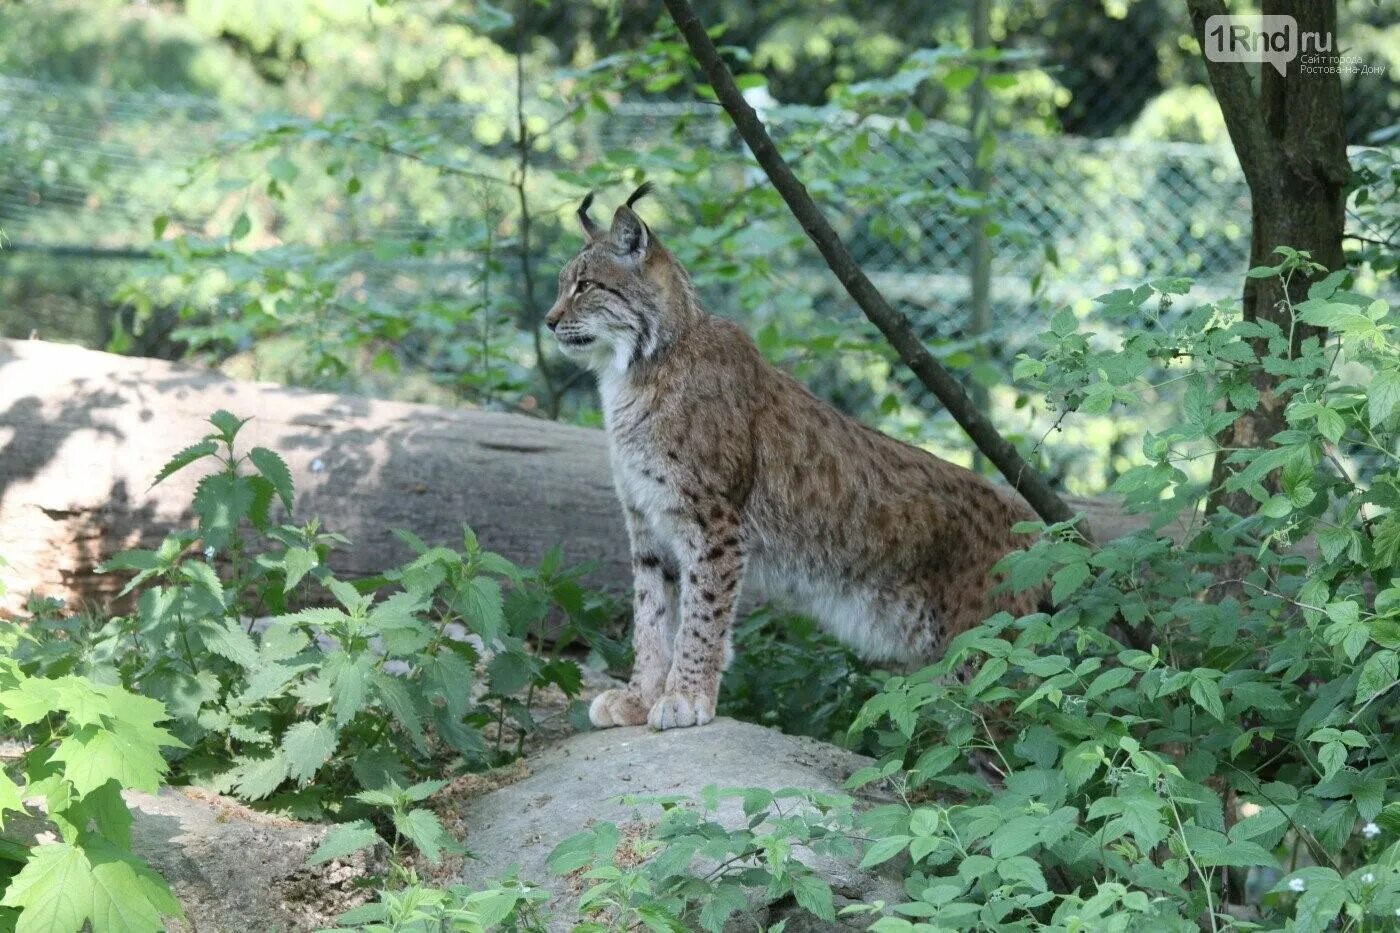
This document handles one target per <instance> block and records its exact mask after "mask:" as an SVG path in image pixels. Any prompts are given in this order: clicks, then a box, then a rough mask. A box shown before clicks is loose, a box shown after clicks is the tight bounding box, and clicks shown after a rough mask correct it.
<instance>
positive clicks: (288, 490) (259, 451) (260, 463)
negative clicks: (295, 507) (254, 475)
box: [248, 447, 295, 512]
mask: <svg viewBox="0 0 1400 933" xmlns="http://www.w3.org/2000/svg"><path fill="white" fill-rule="evenodd" d="M248 459H249V460H251V461H253V466H255V467H257V469H258V472H259V473H261V474H262V475H263V476H264V477H265V478H266V479H267V481H268V482H269V483H271V484H272V488H273V489H276V490H277V497H278V498H279V499H281V500H282V504H283V505H285V506H286V507H287V511H288V512H291V510H292V495H293V492H294V491H295V487H294V486H293V484H292V471H291V470H289V469H287V462H286V461H285V460H283V459H282V458H281V457H280V456H279V455H278V454H277V452H276V451H272V450H268V449H267V448H266V447H254V448H253V449H252V450H250V451H248Z"/></svg>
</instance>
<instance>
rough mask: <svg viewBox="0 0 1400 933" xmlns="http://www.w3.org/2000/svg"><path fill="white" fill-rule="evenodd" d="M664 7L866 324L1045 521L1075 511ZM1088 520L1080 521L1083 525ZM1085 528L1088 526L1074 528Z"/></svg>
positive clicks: (719, 62) (680, 19)
mask: <svg viewBox="0 0 1400 933" xmlns="http://www.w3.org/2000/svg"><path fill="white" fill-rule="evenodd" d="M666 9H667V11H668V12H669V13H670V14H671V19H672V20H674V21H675V24H676V27H677V28H678V29H680V31H681V35H683V36H684V37H685V41H686V44H687V45H689V46H690V51H691V54H692V55H694V56H695V59H696V61H698V62H699V63H700V66H701V67H702V68H704V69H705V75H706V77H708V78H709V81H710V86H711V87H712V88H714V91H715V96H716V97H718V98H719V102H720V105H721V106H722V107H724V109H725V111H726V112H727V113H728V114H729V116H730V118H731V119H732V120H733V121H734V126H735V128H736V129H738V131H739V135H740V136H742V137H743V139H744V142H745V143H746V144H747V145H748V147H749V149H750V150H751V151H752V152H753V154H754V158H755V159H757V160H758V164H759V165H760V166H761V167H762V168H763V171H764V172H765V173H766V174H767V175H768V180H769V181H771V182H772V183H773V187H774V188H776V189H777V191H778V193H779V194H780V195H782V198H783V201H784V202H786V203H787V206H788V209H789V210H790V211H792V215H793V216H794V217H796V218H797V221H798V223H800V224H801V225H802V229H803V230H804V231H806V233H807V236H808V237H809V238H810V239H811V241H812V242H813V244H815V245H816V247H817V251H818V252H820V253H821V256H822V259H824V260H825V261H826V264H827V267H828V268H830V269H831V271H832V273H834V274H835V276H836V278H837V279H838V280H840V282H841V284H842V285H843V286H844V287H845V289H846V292H847V294H849V295H850V296H851V299H852V300H854V301H855V303H856V304H857V305H858V306H859V307H860V309H861V311H862V312H864V313H865V316H866V317H867V318H869V320H870V322H871V323H872V324H874V325H875V326H876V327H877V328H879V330H880V333H882V334H884V335H885V339H886V340H888V341H889V342H890V345H891V346H892V347H894V349H895V352H896V353H898V354H899V358H900V359H901V360H903V361H904V364H905V365H906V366H908V367H909V369H910V370H911V371H913V373H914V375H915V376H917V377H918V379H919V381H920V382H921V383H923V385H924V387H925V388H927V389H928V390H929V391H930V392H932V393H933V394H934V396H936V397H937V398H938V401H939V402H941V403H942V404H943V407H944V408H946V409H948V413H949V414H950V415H952V416H953V419H954V420H955V421H957V423H958V425H959V426H960V427H961V428H962V429H963V431H965V432H966V433H967V436H968V437H969V438H971V439H972V442H973V443H974V444H976V445H977V449H978V450H979V451H981V452H982V454H983V455H985V456H986V458H987V459H988V460H990V461H991V462H992V464H993V465H994V466H995V467H996V468H997V470H999V471H1000V472H1001V475H1002V476H1003V477H1005V478H1006V481H1007V482H1008V483H1010V484H1011V486H1012V487H1013V488H1014V489H1015V490H1016V491H1017V492H1019V493H1020V494H1021V495H1022V496H1023V497H1024V498H1025V500H1026V502H1027V503H1028V504H1029V505H1030V507H1031V508H1032V509H1034V510H1035V512H1036V514H1037V515H1039V516H1040V517H1041V518H1043V519H1044V520H1045V521H1047V522H1063V521H1068V520H1069V519H1071V518H1073V517H1074V511H1073V510H1072V509H1070V508H1069V506H1067V505H1066V504H1065V501H1064V500H1063V499H1062V498H1060V496H1059V495H1058V494H1057V493H1056V492H1055V490H1053V489H1052V488H1051V487H1050V484H1049V483H1048V482H1047V481H1046V479H1045V477H1044V476H1042V475H1041V474H1040V472H1039V471H1038V470H1036V468H1035V467H1033V466H1031V465H1030V464H1029V463H1027V462H1026V460H1025V458H1023V457H1022V456H1021V454H1020V452H1019V451H1017V450H1016V447H1015V445H1014V444H1012V443H1011V442H1010V441H1008V440H1007V439H1006V438H1004V437H1002V436H1001V434H1000V433H999V432H998V431H997V429H996V427H995V426H994V425H993V424H992V423H991V421H990V420H988V418H987V416H986V415H985V414H984V413H983V412H982V411H981V410H979V409H978V407H977V405H976V404H974V403H973V401H972V399H971V398H970V397H969V396H968V394H967V391H966V390H965V389H963V387H962V384H961V383H959V382H958V380H957V379H956V378H954V376H953V374H952V373H950V372H948V370H947V369H945V368H944V367H943V366H942V364H940V363H939V362H938V361H937V360H936V359H934V358H933V356H932V355H930V354H929V352H928V349H927V348H926V347H925V346H924V343H923V341H922V340H920V339H919V336H918V334H916V333H915V332H914V329H913V327H911V326H910V324H909V319H908V318H906V317H905V316H904V315H902V314H900V313H899V312H898V311H896V310H895V309H894V308H892V307H891V306H890V304H889V302H887V301H886V300H885V296H884V295H882V294H881V293H880V290H879V289H877V288H876V287H875V285H874V284H873V283H872V282H871V281H870V279H869V278H868V277H867V276H866V274H865V271H864V270H863V269H861V267H860V265H859V264H857V263H856V261H855V260H854V259H853V258H852V257H851V254H850V252H849V251H848V250H847V249H846V245H845V243H843V242H842V241H841V237H840V236H839V235H838V234H837V233H836V231H835V230H834V229H832V226H831V224H830V223H828V222H827V220H826V217H825V216H824V215H823V214H822V212H821V209H820V208H818V207H817V205H816V203H815V202H813V201H812V197H811V195H809V194H808V193H807V188H806V187H805V186H804V185H803V184H802V182H801V181H799V180H798V178H797V176H796V175H795V174H793V171H792V168H791V167H789V166H788V164H787V160H786V159H784V158H783V156H782V153H780V152H778V147H777V146H775V145H773V140H772V138H771V137H770V136H769V135H768V131H767V130H766V129H764V126H763V121H762V120H760V119H759V118H758V114H756V113H755V112H754V109H753V108H752V107H750V106H749V104H748V101H746V100H744V95H743V94H742V93H741V92H740V91H739V87H738V85H737V84H735V82H734V76H733V75H732V74H731V73H730V71H729V67H728V66H727V65H725V63H724V60H723V59H721V58H720V56H719V52H718V50H716V49H715V44H714V43H713V42H711V41H710V35H709V33H708V32H706V31H705V26H704V24H703V23H701V22H700V19H699V17H697V16H696V15H695V10H694V9H692V8H691V6H690V4H689V3H688V2H687V0H666ZM1085 524H1087V522H1086V523H1085ZM1081 531H1085V532H1087V528H1081Z"/></svg>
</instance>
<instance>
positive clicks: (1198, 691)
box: [1191, 677, 1225, 721]
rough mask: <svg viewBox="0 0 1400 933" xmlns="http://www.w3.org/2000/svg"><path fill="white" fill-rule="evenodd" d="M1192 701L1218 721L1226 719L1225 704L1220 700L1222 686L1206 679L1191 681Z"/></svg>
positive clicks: (1199, 678) (1200, 678)
mask: <svg viewBox="0 0 1400 933" xmlns="http://www.w3.org/2000/svg"><path fill="white" fill-rule="evenodd" d="M1191 699H1192V700H1193V701H1195V703H1196V705H1197V706H1199V707H1200V708H1201V709H1203V710H1205V711H1206V712H1207V713H1210V714H1211V715H1212V716H1214V717H1215V718H1216V719H1219V720H1222V721H1223V720H1224V719H1225V704H1224V703H1222V702H1221V700H1220V685H1219V684H1217V683H1216V682H1215V681H1213V680H1210V679H1208V678H1205V677H1198V678H1196V679H1195V680H1193V681H1191Z"/></svg>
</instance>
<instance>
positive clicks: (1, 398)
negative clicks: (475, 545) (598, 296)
mask: <svg viewBox="0 0 1400 933" xmlns="http://www.w3.org/2000/svg"><path fill="white" fill-rule="evenodd" d="M220 408H224V409H227V410H228V411H230V412H232V413H234V414H235V415H238V416H239V417H250V416H251V417H252V419H253V420H252V421H251V422H249V423H248V424H247V425H246V426H245V427H244V429H243V432H242V433H241V434H240V435H239V439H240V442H241V443H242V445H243V447H244V449H245V450H246V449H247V448H248V447H252V446H255V445H257V446H263V447H269V448H271V449H273V450H275V451H277V452H278V453H280V454H281V455H282V456H283V458H284V459H285V460H286V461H287V465H288V466H289V468H290V469H291V472H292V477H293V480H294V482H295V484H296V502H295V507H296V513H295V517H296V519H297V520H298V521H305V520H307V519H309V518H311V517H312V516H320V517H321V519H322V525H323V527H324V528H326V529H329V530H333V531H338V532H340V533H342V534H344V535H346V536H347V537H348V538H349V539H350V540H351V542H352V546H351V547H350V548H348V549H345V550H342V551H340V552H338V553H336V554H335V555H334V556H333V557H332V559H331V566H332V567H333V569H335V571H336V572H337V573H339V574H343V575H345V576H349V577H358V576H369V575H372V574H375V573H378V572H380V571H382V570H384V569H386V568H388V567H391V566H393V565H394V563H395V562H398V561H402V560H404V559H406V558H407V557H408V556H409V555H410V553H411V552H410V551H409V549H408V547H407V546H406V545H404V544H403V542H401V541H399V540H398V539H397V538H396V537H395V536H394V534H393V531H394V529H397V528H405V529H408V530H411V531H413V532H415V533H416V534H418V535H419V536H420V537H422V538H423V539H424V540H426V541H428V542H430V543H434V544H437V543H444V544H455V545H458V546H460V544H461V540H462V525H463V524H464V523H465V524H468V525H470V526H471V527H472V528H473V529H474V530H475V531H476V532H477V534H478V536H479V537H480V538H481V540H482V541H483V542H485V543H486V545H487V546H488V547H490V548H491V549H493V550H495V551H498V552H500V553H502V554H504V555H505V556H506V557H508V558H510V559H511V560H514V561H517V562H519V563H523V564H533V563H537V562H538V561H539V559H540V557H541V556H542V555H543V554H544V553H545V552H546V551H547V550H548V549H549V548H551V547H553V546H555V545H562V547H563V550H564V556H565V559H566V561H568V562H569V563H573V564H577V563H585V562H596V565H597V566H596V570H595V571H594V572H593V573H592V575H591V577H590V581H591V582H593V583H595V584H597V585H600V586H622V585H625V583H626V581H627V580H628V579H629V573H630V571H629V566H630V561H629V558H628V554H627V538H626V533H625V531H624V529H623V524H622V516H621V512H620V510H619V508H618V505H617V501H616V498H615V495H614V492H613V486H612V479H611V475H610V473H609V470H608V463H607V443H606V440H605V438H604V437H603V434H602V433H601V432H599V431H594V430H589V429H586V428H578V427H573V426H571V425H566V424H559V423H557V422H551V421H544V420H539V419H532V418H526V417H523V416H517V415H508V414H501V413H496V412H485V411H477V410H472V409H466V408H458V409H447V408H438V407H433V406H430V405H413V404H408V403H403V402H388V401H377V400H373V399H367V398H361V397H357V396H349V395H331V394H326V393H320V392H309V391H303V390H299V389H289V388H286V387H283V386H277V385H271V384H266V383H252V382H240V381H236V380H232V379H227V378H225V377H223V376H221V375H220V374H218V373H215V372H211V371H208V370H205V369H200V368H196V367H192V366H184V365H177V364H172V363H168V362H164V361H160V360H148V359H135V358H130V357H123V356H116V355H113V354H110V353H99V352H96V351H92V350H85V349H82V348H80V347H74V346H68V345H64V344H55V343H47V342H43V341H37V340H32V341H8V340H0V557H3V558H4V559H5V560H6V561H8V563H9V566H8V567H5V568H0V580H4V582H5V583H6V584H7V586H8V589H9V591H10V592H9V596H8V597H6V600H7V601H6V602H4V603H0V613H3V612H5V611H7V610H8V611H9V612H11V613H13V612H16V611H17V610H18V609H19V608H20V606H21V605H22V603H23V600H24V599H25V597H26V596H27V594H29V593H31V592H33V593H38V594H42V595H45V596H58V597H63V598H64V599H66V600H68V601H69V602H70V603H76V602H77V601H85V600H92V601H100V600H103V599H105V598H108V597H110V596H111V595H112V594H113V593H114V592H115V591H116V590H118V589H120V587H121V586H122V584H123V582H124V580H123V579H121V578H120V577H119V576H118V575H115V574H106V575H100V574H95V573H94V571H93V568H94V567H95V566H96V565H97V564H99V563H100V562H101V561H103V560H104V559H106V558H108V557H110V556H111V555H113V554H114V553H116V552H117V551H120V550H122V549H124V548H131V547H150V546H152V545H154V544H156V543H158V542H159V541H160V540H161V538H162V537H163V536H164V535H165V534H166V533H168V532H169V531H171V530H172V529H175V528H180V527H188V526H189V525H190V524H191V523H192V521H193V513H192V512H191V510H190V500H191V496H192V495H193V492H194V486H195V482H196V481H197V479H198V478H199V475H200V471H199V470H198V469H197V468H191V470H190V471H187V472H182V473H177V474H176V475H175V476H173V477H171V478H170V479H168V480H166V481H165V482H163V483H161V484H160V485H159V486H155V487H152V486H151V480H152V479H154V478H155V475H156V473H157V472H158V471H159V470H160V468H161V466H162V465H163V464H164V462H165V461H166V460H167V459H168V458H169V457H170V455H171V454H173V453H175V452H176V451H177V450H180V449H181V448H183V447H185V446H187V445H189V444H192V443H194V442H196V441H198V440H199V439H200V438H201V437H203V436H204V435H205V434H207V433H208V432H209V430H210V429H209V425H208V423H207V421H206V419H207V418H208V417H209V415H210V414H212V413H213V412H214V411H215V410H217V409H220Z"/></svg>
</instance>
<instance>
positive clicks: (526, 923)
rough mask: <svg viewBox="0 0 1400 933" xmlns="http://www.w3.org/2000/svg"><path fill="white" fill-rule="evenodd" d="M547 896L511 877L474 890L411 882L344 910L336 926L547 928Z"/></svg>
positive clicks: (482, 931) (470, 931)
mask: <svg viewBox="0 0 1400 933" xmlns="http://www.w3.org/2000/svg"><path fill="white" fill-rule="evenodd" d="M547 900H549V892H548V891H544V890H542V889H540V888H535V887H531V886H529V885H526V884H522V883H521V882H519V881H517V880H516V879H515V878H513V877H508V878H504V879H502V880H500V881H498V882H497V883H496V884H495V885H494V886H492V887H489V888H485V889H482V890H476V891H474V890H472V889H471V888H468V887H465V886H462V885H458V886H454V887H451V888H430V887H425V886H423V885H420V884H410V885H407V886H405V887H403V888H401V889H399V890H397V891H386V892H384V893H383V894H381V895H380V897H379V899H378V900H376V901H375V902H373V903H370V904H365V905H364V906H362V907H357V908H355V909H354V910H351V911H348V912H347V913H345V914H343V915H342V916H341V917H340V920H339V923H338V924H337V926H336V929H337V930H375V931H378V930H405V931H414V933H417V931H424V933H427V931H436V930H452V931H460V933H486V931H488V930H504V931H509V933H515V931H531V933H533V931H542V930H544V929H545V926H544V924H543V922H542V921H541V919H540V911H539V908H540V906H541V905H542V904H543V903H544V902H545V901H547Z"/></svg>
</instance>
